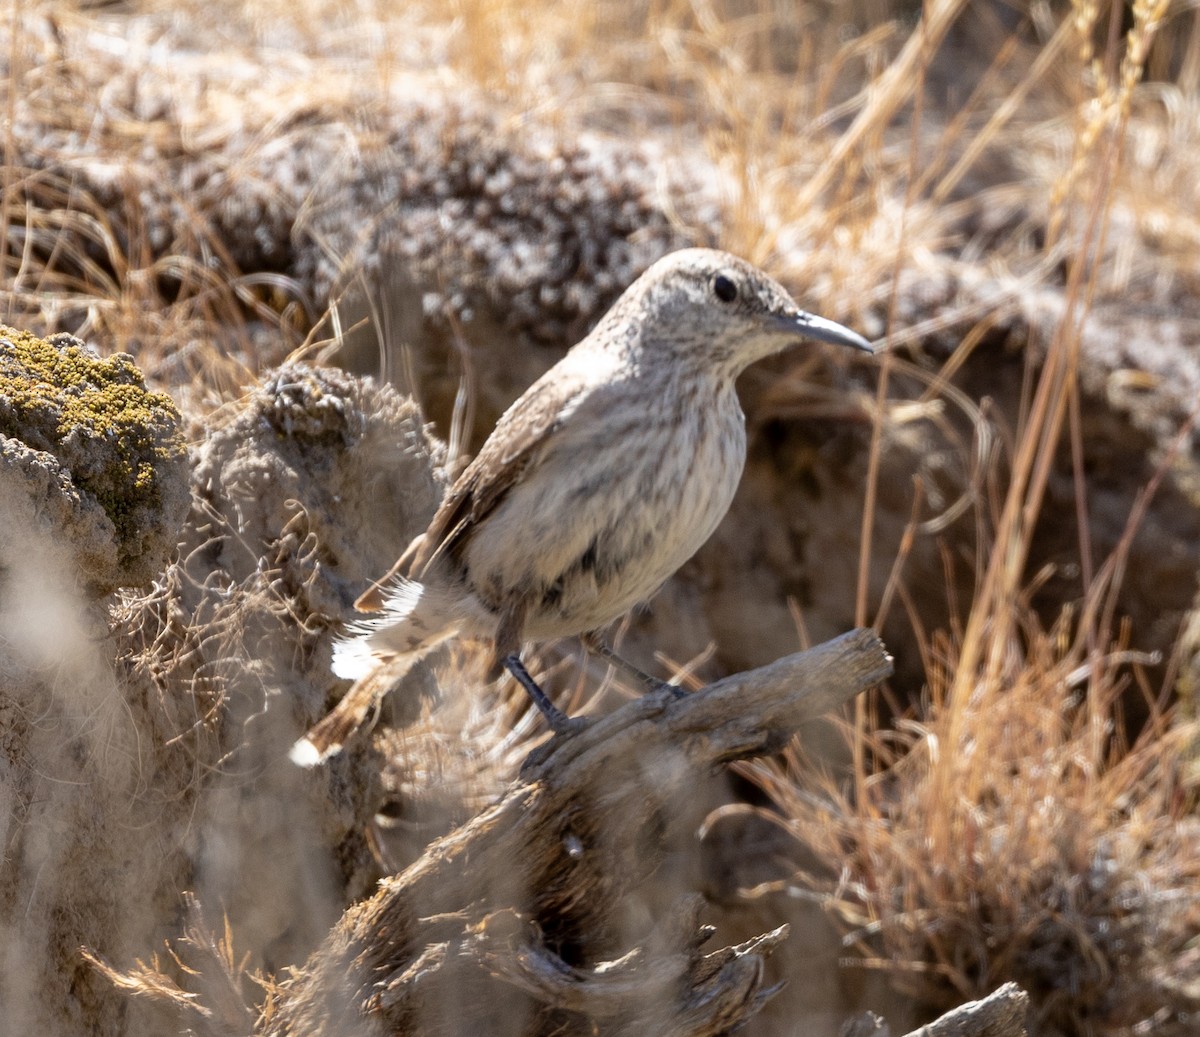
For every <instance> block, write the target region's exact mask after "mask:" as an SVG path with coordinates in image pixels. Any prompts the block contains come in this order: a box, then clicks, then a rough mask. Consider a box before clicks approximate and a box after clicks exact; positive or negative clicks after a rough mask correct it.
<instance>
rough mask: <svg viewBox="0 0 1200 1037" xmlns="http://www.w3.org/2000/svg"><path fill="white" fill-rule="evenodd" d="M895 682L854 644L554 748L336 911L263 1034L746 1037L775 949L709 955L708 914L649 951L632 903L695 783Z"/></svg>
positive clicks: (683, 907)
mask: <svg viewBox="0 0 1200 1037" xmlns="http://www.w3.org/2000/svg"><path fill="white" fill-rule="evenodd" d="M890 672H891V660H890V658H889V657H888V655H887V653H886V651H885V650H884V648H883V645H882V644H881V643H880V641H879V639H878V637H876V635H875V634H874V633H873V632H872V631H869V630H855V631H852V632H851V633H849V634H846V635H844V636H842V637H840V638H837V639H835V640H833V641H830V642H827V643H826V644H823V645H820V646H818V647H817V648H814V649H812V650H810V651H807V652H801V653H799V654H797V655H792V656H789V657H787V658H785V659H781V660H779V661H778V662H776V663H773V664H771V665H769V666H764V667H762V668H761V669H758V670H753V671H751V672H748V673H741V674H736V675H734V676H731V677H728V678H726V679H725V680H722V681H719V682H717V683H716V684H713V685H711V686H709V687H707V688H705V689H703V690H702V691H700V692H697V693H696V694H694V695H689V696H686V697H684V698H681V699H679V698H674V697H672V696H671V695H670V694H669V693H667V692H664V693H655V694H652V695H648V696H646V697H644V698H641V699H638V700H635V701H633V702H630V703H628V704H627V705H625V706H623V707H622V708H621V709H619V710H617V711H616V712H615V713H613V714H612V715H611V716H608V717H606V718H604V719H602V720H598V721H596V722H595V723H593V724H592V725H591V726H590V727H588V728H587V729H585V730H584V731H583V732H581V733H579V734H577V735H574V736H572V737H569V738H563V739H553V740H552V741H550V742H549V743H547V744H546V745H545V746H543V747H542V749H540V750H538V751H537V752H536V753H535V754H534V756H533V757H531V759H530V760H529V761H528V762H527V763H526V766H525V768H524V771H523V774H522V776H521V779H520V780H519V781H518V782H516V783H515V784H514V785H513V786H512V787H511V788H510V789H509V790H508V792H507V793H506V794H505V795H504V796H503V797H502V798H501V800H500V801H499V802H497V803H496V804H495V805H494V806H492V807H491V808H489V809H488V810H486V811H484V812H483V813H482V814H480V815H479V816H478V817H476V818H475V819H474V820H472V821H471V822H469V823H468V824H467V825H465V826H463V827H462V828H461V829H459V830H458V831H456V832H453V833H451V834H450V835H448V836H446V837H445V838H443V839H440V840H439V841H437V842H435V843H434V844H433V845H431V846H430V847H429V848H428V850H427V851H426V853H425V854H424V856H423V857H422V858H421V859H420V860H418V861H417V862H415V863H414V864H413V865H412V866H411V867H410V868H408V869H407V870H406V871H405V872H404V873H402V874H401V875H398V876H396V877H394V878H391V879H387V880H384V882H382V883H381V884H380V889H379V891H378V893H376V895H375V896H373V897H372V898H370V899H369V900H367V901H364V902H363V903H360V904H358V905H356V906H355V907H353V908H351V909H350V910H349V911H347V912H346V914H345V915H344V916H343V917H342V919H341V920H340V922H339V923H338V925H337V926H336V927H335V928H334V930H333V931H332V932H331V933H330V935H329V937H328V939H327V940H326V941H325V943H324V944H323V945H322V947H321V948H320V949H319V950H318V951H317V952H316V953H315V954H314V955H313V956H312V957H311V958H310V959H309V961H308V963H307V964H306V965H305V966H304V968H303V969H301V970H299V971H298V972H297V973H296V974H295V975H294V976H293V977H292V978H291V979H290V980H288V981H287V982H286V983H285V984H283V985H282V987H281V988H280V994H279V997H278V1000H277V1001H276V1002H275V1003H274V1004H273V1005H272V1010H271V1011H270V1012H267V1013H265V1017H266V1022H265V1023H264V1025H263V1028H262V1030H261V1032H262V1033H264V1034H266V1035H271V1037H279V1035H284V1034H288V1035H300V1034H304V1035H306V1037H309V1035H312V1037H316V1035H321V1034H332V1033H338V1034H346V1033H355V1034H360V1033H361V1034H417V1033H420V1034H438V1033H446V1034H451V1033H455V1034H457V1033H462V1032H469V1029H470V1028H471V1027H474V1028H477V1029H478V1028H480V1027H486V1032H488V1033H504V1034H507V1033H513V1034H515V1033H522V1034H525V1033H539V1032H551V1031H553V1032H555V1033H584V1032H586V1033H589V1034H590V1033H602V1034H606V1035H608V1034H614V1035H616V1034H626V1033H629V1034H633V1033H648V1032H649V1033H657V1034H670V1035H676V1034H678V1035H680V1037H684V1035H705V1034H714V1035H715V1034H718V1033H723V1032H726V1031H727V1030H729V1029H731V1028H733V1027H735V1026H736V1025H737V1024H739V1023H741V1022H744V1021H745V1020H746V1019H747V1018H749V1017H750V1016H751V1015H753V1014H754V1012H756V1011H757V1010H758V1008H759V1007H760V1006H761V1004H762V1003H763V1002H764V1001H765V1000H766V998H767V997H769V996H770V994H771V993H772V991H770V990H764V989H763V976H764V971H763V963H764V960H765V958H766V956H767V955H768V954H769V953H770V951H771V949H772V948H773V947H774V946H775V944H777V943H778V942H779V941H780V940H781V939H783V938H784V935H785V933H784V932H783V930H776V931H774V932H772V933H768V934H765V935H763V936H761V937H759V938H757V939H756V940H753V941H750V942H749V943H747V944H744V945H741V946H739V947H730V948H724V949H723V950H719V951H716V952H714V953H711V954H707V955H705V954H702V953H701V952H700V947H701V945H702V944H703V943H704V941H705V940H706V939H707V938H708V936H709V935H710V932H709V931H708V930H707V929H706V928H704V927H702V926H700V924H699V920H698V916H699V910H700V906H701V902H700V899H699V898H685V899H684V900H683V901H682V902H681V903H679V904H677V905H676V906H675V909H674V911H673V912H672V914H670V915H669V916H668V917H667V918H656V919H654V921H653V922H652V923H651V924H650V925H649V926H648V927H645V928H643V930H642V931H641V932H636V931H634V930H633V928H631V926H630V924H629V923H628V921H627V919H628V913H627V912H625V911H623V906H624V903H625V901H626V898H627V897H628V895H629V894H630V893H631V891H633V890H634V888H635V887H636V886H637V884H638V883H639V882H640V881H641V880H642V879H644V878H645V877H646V876H647V875H648V874H649V873H650V872H651V871H652V870H653V869H654V868H655V867H656V866H657V865H658V863H659V862H660V860H661V858H662V854H663V846H664V839H665V834H666V833H667V832H668V831H669V829H670V819H671V817H672V816H673V815H674V814H676V813H678V812H679V806H680V804H681V803H684V802H686V799H687V797H688V795H689V792H690V790H691V789H692V788H693V787H694V785H695V781H696V778H697V776H698V775H700V774H704V773H707V772H708V771H709V770H711V769H712V768H713V767H716V766H718V765H720V764H722V763H724V762H727V761H730V760H734V759H738V758H742V757H747V756H753V755H756V754H761V753H765V752H770V751H772V750H773V749H776V748H778V747H780V746H782V745H783V744H785V743H786V741H787V740H788V739H789V738H791V737H792V735H794V734H795V733H796V731H797V729H798V728H799V727H800V726H801V725H802V724H804V723H805V722H806V721H810V720H813V719H815V718H817V717H819V716H821V715H822V714H824V713H826V712H828V711H829V710H831V709H833V708H835V707H837V706H839V705H841V704H842V703H844V702H846V701H848V700H849V699H851V698H852V697H853V696H854V695H856V694H858V693H859V692H860V691H862V690H864V689H865V688H867V687H870V686H871V685H873V684H875V683H877V682H878V681H880V680H882V679H883V678H885V677H886V676H888V674H889V673H890ZM646 928H648V931H646ZM631 946H632V947H633V948H634V949H633V950H628V948H629V947H631Z"/></svg>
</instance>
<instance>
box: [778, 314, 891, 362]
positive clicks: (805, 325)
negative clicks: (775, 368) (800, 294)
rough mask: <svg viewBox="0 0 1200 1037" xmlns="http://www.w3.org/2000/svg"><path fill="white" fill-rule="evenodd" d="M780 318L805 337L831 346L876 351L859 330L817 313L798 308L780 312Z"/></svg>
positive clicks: (785, 325) (790, 329)
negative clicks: (793, 310)
mask: <svg viewBox="0 0 1200 1037" xmlns="http://www.w3.org/2000/svg"><path fill="white" fill-rule="evenodd" d="M778 320H779V323H780V325H781V326H782V327H784V328H786V329H787V330H788V331H792V332H795V333H796V334H799V335H803V336H804V337H805V338H815V339H816V340H817V341H818V342H828V343H829V344H830V345H831V346H849V347H850V348H851V349H861V350H862V351H863V352H864V353H874V352H875V347H874V346H872V345H871V343H870V342H868V341H867V340H866V339H865V338H863V337H862V335H860V334H858V332H856V331H851V330H850V329H849V328H845V327H843V326H842V325H841V324H838V323H837V322H836V321H832V320H826V319H825V318H824V317H818V316H817V315H816V314H815V313H805V312H804V311H803V310H798V311H796V312H795V313H789V314H780V315H779V318H778Z"/></svg>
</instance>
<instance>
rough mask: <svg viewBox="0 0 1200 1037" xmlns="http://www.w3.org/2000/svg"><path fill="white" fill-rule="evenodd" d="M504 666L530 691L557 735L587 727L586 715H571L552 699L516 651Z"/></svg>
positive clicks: (530, 695) (530, 694) (534, 701)
mask: <svg viewBox="0 0 1200 1037" xmlns="http://www.w3.org/2000/svg"><path fill="white" fill-rule="evenodd" d="M504 667H505V669H507V670H508V672H509V673H511V674H512V675H513V676H514V677H516V678H517V683H518V684H520V685H521V687H522V688H524V689H525V690H526V691H527V692H529V697H530V698H531V699H533V704H534V705H535V706H537V708H538V709H539V710H540V711H541V714H542V716H544V717H545V718H546V723H547V724H549V725H550V730H552V731H553V732H554V733H555V734H556V735H569V734H574V733H575V732H576V731H582V730H583V729H584V728H585V727H587V723H588V722H587V720H586V719H585V718H584V717H569V716H567V714H566V713H564V712H563V711H562V710H561V709H559V708H558V707H557V706H556V705H555V704H554V703H553V702H551V701H550V696H549V695H547V694H546V693H545V692H544V691H542V689H541V687H540V686H539V685H538V682H537V681H535V680H534V679H533V678H532V677H531V676H530V675H529V671H528V670H527V669H525V664H524V663H523V662H521V657H520V656H519V655H518V654H517V653H516V652H513V653H511V654H510V655H506V656H505V657H504Z"/></svg>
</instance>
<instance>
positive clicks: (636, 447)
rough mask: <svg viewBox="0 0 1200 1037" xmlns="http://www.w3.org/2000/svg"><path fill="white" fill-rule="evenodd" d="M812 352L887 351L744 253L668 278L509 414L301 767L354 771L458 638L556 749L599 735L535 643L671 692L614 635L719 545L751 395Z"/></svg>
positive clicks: (670, 257)
mask: <svg viewBox="0 0 1200 1037" xmlns="http://www.w3.org/2000/svg"><path fill="white" fill-rule="evenodd" d="M804 339H814V340H817V341H820V342H825V343H830V344H833V345H837V346H846V347H849V348H851V349H855V350H861V351H864V352H867V353H871V352H873V351H874V350H873V347H872V345H871V343H870V342H868V341H867V339H865V338H863V337H862V336H861V335H859V334H857V333H856V332H854V331H851V330H850V329H849V328H846V327H843V326H842V325H841V324H837V323H835V322H834V321H831V320H827V319H826V318H824V317H820V316H817V315H815V314H812V313H808V312H806V311H804V310H802V309H800V307H799V306H798V305H797V304H796V303H795V301H794V300H793V299H792V297H791V296H790V295H789V294H788V292H787V290H786V289H785V288H784V287H783V286H782V285H780V284H779V283H778V282H777V281H775V280H773V279H772V278H771V277H770V276H768V275H767V274H765V273H764V272H762V271H761V270H759V269H758V268H756V267H755V266H753V265H752V264H750V263H748V262H746V261H745V260H743V259H740V258H738V257H736V256H734V255H731V254H729V253H727V252H723V251H720V250H717V249H706V248H688V249H681V250H679V251H676V252H672V253H669V254H667V255H666V256H664V257H663V258H661V259H659V260H658V261H657V262H655V263H654V264H652V265H651V266H650V267H649V268H648V269H647V270H646V271H645V272H644V273H643V274H642V275H641V276H640V277H639V278H638V279H637V280H636V281H635V282H634V283H633V284H632V285H631V286H630V287H629V288H628V289H626V291H625V292H624V293H623V294H622V295H621V296H620V298H619V299H618V300H617V302H616V303H615V304H614V305H613V306H612V308H611V309H610V310H609V311H608V313H607V314H606V315H605V316H604V317H602V318H601V320H600V321H599V323H597V324H596V326H595V327H594V328H593V329H592V331H591V332H590V333H589V334H588V335H587V336H586V337H585V338H583V339H582V340H581V341H580V342H579V343H578V344H577V345H575V346H574V347H573V348H571V349H570V350H569V351H568V352H567V353H566V354H565V355H564V356H563V358H562V359H561V360H559V361H558V363H556V364H555V365H554V366H553V367H551V368H550V369H549V370H548V371H546V373H545V374H543V375H542V376H541V377H540V378H539V379H538V380H537V381H536V382H535V383H534V384H533V385H532V386H530V388H529V389H528V390H527V391H526V392H525V393H524V394H523V395H522V396H520V397H519V398H518V399H517V401H516V402H515V403H513V404H512V406H511V407H509V409H508V410H507V411H505V413H504V414H503V415H502V416H501V418H500V420H499V421H498V422H497V423H496V427H495V429H494V430H493V432H492V433H491V435H490V436H489V437H488V438H487V440H486V441H485V442H484V444H483V446H482V448H481V449H480V451H479V453H478V455H477V456H476V457H475V458H474V460H473V461H472V462H471V463H470V464H469V465H468V466H467V467H466V468H465V469H464V470H463V471H462V473H461V474H460V475H459V476H458V478H457V479H456V480H455V481H454V482H453V483H452V485H451V486H450V488H449V490H448V491H447V493H446V495H445V498H444V500H443V501H442V504H441V506H440V507H439V508H438V509H437V511H436V513H435V514H434V516H433V519H432V521H431V522H430V523H429V527H428V528H427V529H426V530H425V531H424V532H423V533H421V534H420V535H418V536H417V537H416V538H415V539H414V540H413V541H412V543H411V544H410V545H409V547H408V548H407V550H405V551H404V553H403V554H402V555H401V557H400V559H399V561H398V562H397V563H396V564H395V565H394V566H393V567H392V569H391V570H390V571H389V572H388V573H387V574H386V575H385V576H383V577H382V578H380V579H379V580H377V581H376V582H375V583H373V584H372V585H371V586H370V587H369V588H368V589H367V590H366V591H365V592H364V593H363V594H362V596H361V597H359V599H358V600H357V601H356V602H355V607H356V609H357V610H358V612H359V613H360V614H363V615H364V618H361V619H359V620H357V621H356V622H354V623H352V624H350V625H349V626H348V628H347V629H346V631H345V633H344V634H343V636H342V637H340V638H339V639H338V640H337V641H336V642H335V644H334V648H333V662H332V668H333V672H334V673H335V674H336V675H337V676H339V677H343V678H347V679H350V680H353V681H354V682H355V683H354V684H353V685H352V687H351V688H350V690H349V691H348V692H347V694H346V695H345V696H344V697H343V698H342V699H341V701H340V702H339V703H338V704H337V705H336V706H335V707H334V709H333V710H332V711H331V712H330V713H329V714H328V715H327V716H326V717H325V718H324V719H323V720H321V721H319V722H318V723H317V724H316V726H314V727H313V728H312V729H311V730H309V731H308V733H307V734H306V735H305V736H304V737H302V738H301V739H299V740H298V741H297V742H296V743H295V744H294V746H293V747H292V750H291V753H290V757H291V759H292V760H293V761H294V762H295V763H297V764H299V765H301V766H314V765H316V764H318V763H320V762H322V761H324V760H327V759H329V758H330V757H331V756H333V755H335V754H336V753H338V752H340V751H341V749H342V747H343V746H344V745H345V744H346V743H347V740H348V739H349V738H350V737H351V736H352V735H353V734H354V732H355V731H356V730H357V729H358V728H359V727H360V726H361V725H362V724H363V722H364V721H365V720H366V718H367V716H368V715H369V713H370V711H371V710H372V709H373V708H374V705H375V703H376V702H377V701H378V700H379V699H380V698H381V696H382V695H383V694H384V693H386V692H387V691H388V690H389V689H390V688H391V687H394V686H395V684H396V683H397V681H398V680H399V679H400V678H401V677H402V676H403V675H404V674H405V673H406V672H407V671H408V669H409V668H410V667H411V666H412V665H413V664H414V663H415V662H416V660H418V659H419V658H420V657H422V656H423V655H425V654H426V653H427V652H429V651H431V650H432V649H433V648H434V647H436V646H437V645H440V644H442V643H443V642H445V641H447V640H449V639H451V638H455V637H465V638H470V639H474V640H479V641H482V642H484V643H485V644H486V643H490V644H491V645H492V646H493V647H494V655H493V660H492V669H493V672H496V673H498V672H500V667H501V666H502V667H503V668H504V669H507V670H508V671H509V672H510V673H511V674H512V675H513V676H514V677H515V678H516V679H517V681H518V682H519V683H520V684H521V685H522V686H523V687H524V688H525V690H526V691H527V692H528V693H529V695H530V697H531V698H532V700H533V702H534V704H535V705H536V706H537V707H538V709H539V710H540V711H541V712H542V714H543V715H544V716H545V718H546V721H547V723H548V724H549V726H550V727H551V728H552V729H553V730H554V731H555V732H556V733H558V734H564V735H565V734H568V733H569V732H571V731H573V730H576V729H577V728H578V727H579V726H581V725H582V723H583V721H582V720H581V719H579V718H571V717H568V716H567V715H566V714H565V713H563V712H562V711H561V710H560V709H558V707H557V706H555V705H554V704H553V703H552V702H551V701H550V699H549V697H548V696H547V695H546V694H545V693H544V691H543V690H542V689H541V687H540V686H539V685H538V684H537V682H536V681H535V680H534V679H533V678H532V677H531V676H530V674H529V673H528V671H527V670H526V668H525V666H524V664H523V663H522V662H521V657H520V652H521V648H522V645H523V644H525V643H527V642H539V641H547V640H552V639H557V638H564V637H576V636H579V637H581V638H582V639H583V642H584V644H585V646H587V647H588V648H589V649H591V650H593V651H596V652H597V653H598V654H600V655H601V656H602V657H604V658H605V659H607V660H609V661H610V662H611V663H613V664H615V665H617V666H619V667H621V668H623V669H625V670H627V671H629V672H632V673H633V674H635V675H638V676H640V677H642V678H643V679H644V680H645V681H646V682H647V683H648V684H649V685H650V686H652V687H657V686H662V685H664V684H665V682H661V681H658V680H656V679H655V678H651V677H648V676H646V675H644V674H641V672H640V671H639V670H637V669H635V668H634V667H633V666H632V665H630V664H629V663H626V662H625V661H624V660H622V659H621V658H620V657H619V656H617V655H616V654H615V653H613V652H612V650H611V649H610V648H608V646H607V645H606V643H605V641H604V639H603V637H602V635H601V633H600V632H601V631H602V630H603V629H604V628H605V627H606V626H607V625H608V624H610V623H611V622H612V621H613V620H615V619H616V618H618V617H619V616H621V615H623V614H624V613H626V612H628V611H629V610H630V609H631V608H633V607H634V606H635V605H637V604H639V603H640V602H643V601H645V600H647V599H648V598H650V597H651V596H652V595H653V594H654V592H655V591H656V590H657V589H658V588H659V587H660V586H661V585H662V584H663V583H664V582H665V581H666V580H667V579H668V578H669V577H670V576H671V575H672V574H673V573H674V572H675V571H676V570H677V569H679V567H680V566H681V565H683V563H684V562H686V561H687V560H688V559H689V558H690V557H691V556H692V555H693V554H695V552H696V551H697V550H698V549H699V548H700V547H701V545H702V544H703V543H704V542H705V541H706V540H707V539H708V538H709V536H710V535H711V534H712V532H713V531H714V530H715V529H716V527H717V524H718V523H719V522H720V521H721V519H722V518H723V517H724V515H725V513H726V511H727V510H728V509H729V506H730V503H731V502H732V500H733V495H734V492H735V490H736V489H737V485H738V482H739V481H740V478H741V473H742V469H743V467H744V464H745V458H746V425H745V417H744V415H743V413H742V409H741V406H740V404H739V402H738V398H737V393H736V391H735V389H734V383H735V382H736V380H737V377H738V375H739V374H741V372H742V371H743V370H745V369H746V368H747V367H749V366H750V365H751V364H753V363H755V362H756V361H758V360H761V359H763V358H765V357H767V356H770V355H772V354H774V353H776V352H779V351H780V350H782V349H784V348H786V347H788V346H790V345H793V344H795V343H797V342H800V341H802V340H804ZM667 686H668V687H673V686H671V685H667Z"/></svg>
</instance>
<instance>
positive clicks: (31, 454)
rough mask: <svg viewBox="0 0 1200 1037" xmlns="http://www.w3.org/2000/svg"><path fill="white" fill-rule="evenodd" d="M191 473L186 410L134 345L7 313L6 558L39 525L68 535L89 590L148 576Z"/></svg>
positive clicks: (171, 534)
mask: <svg viewBox="0 0 1200 1037" xmlns="http://www.w3.org/2000/svg"><path fill="white" fill-rule="evenodd" d="M187 483H188V468H187V451H186V449H185V447H184V443H183V436H182V434H181V431H180V418H179V412H178V411H177V410H176V409H175V405H174V403H172V402H171V399H170V397H168V396H166V395H164V394H162V393H156V392H151V391H149V390H148V389H147V388H146V385H145V382H144V380H143V379H142V375H141V372H140V371H139V370H138V369H137V367H136V366H135V365H134V363H133V358H132V357H130V356H128V355H127V354H124V353H118V354H116V355H114V356H112V357H109V358H107V359H101V358H100V357H99V356H98V355H97V354H96V353H94V352H93V351H92V350H90V349H89V348H88V347H87V346H86V345H85V344H84V343H83V342H81V341H79V340H78V339H75V338H72V337H71V336H69V335H55V336H53V337H52V338H49V339H41V338H38V337H36V336H34V335H31V334H29V333H28V332H23V331H17V330H15V329H13V328H8V327H4V326H2V325H0V489H2V492H3V497H4V500H5V505H4V511H5V514H6V517H7V518H8V520H9V521H8V523H6V529H7V534H8V535H7V536H5V537H4V538H3V540H2V541H0V543H2V544H3V545H4V546H3V547H2V548H0V565H10V564H11V563H12V556H13V553H14V552H19V551H22V550H23V549H24V547H23V545H24V544H25V542H26V540H25V538H24V537H22V536H21V535H20V532H21V531H22V530H24V531H28V532H32V531H33V530H34V529H35V528H38V529H41V530H42V531H44V532H45V533H46V534H48V535H50V536H51V537H53V538H55V539H57V540H59V541H60V542H62V543H66V544H69V545H70V546H71V548H72V551H73V558H74V564H75V565H76V566H77V568H78V571H79V575H80V576H81V578H82V580H81V582H82V584H83V585H84V586H85V587H86V588H87V589H88V590H89V591H90V592H91V593H92V594H94V595H97V596H99V595H102V594H105V593H108V592H109V591H111V590H113V589H115V588H116V587H122V586H124V587H131V586H141V585H144V584H146V583H148V582H149V581H150V580H151V579H153V578H154V576H155V575H157V574H158V573H159V572H161V571H162V568H163V566H164V565H165V564H166V562H167V559H168V558H169V557H170V554H171V552H172V551H173V550H174V548H175V543H176V539H177V537H178V532H179V527H180V525H181V523H182V521H183V516H184V514H185V513H186V510H187V502H188V490H187Z"/></svg>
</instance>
